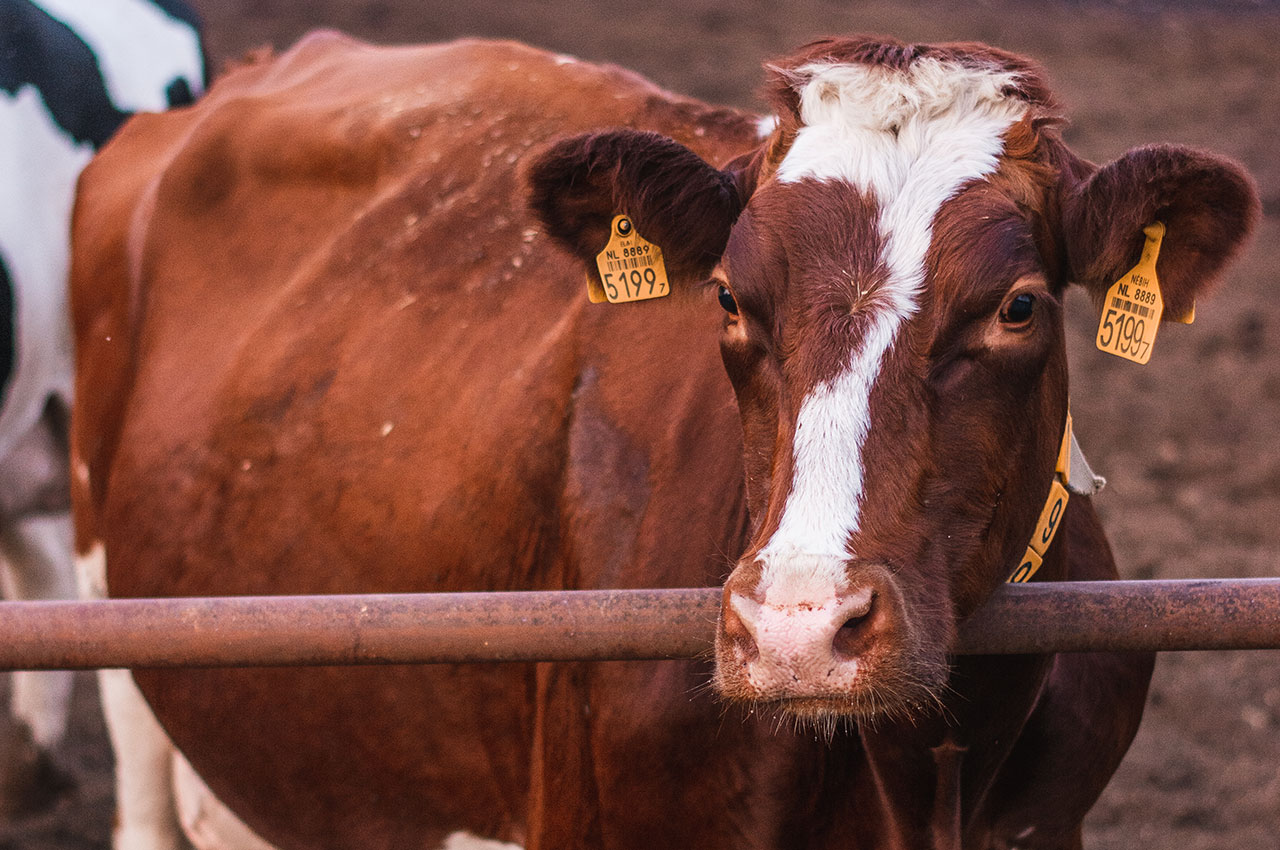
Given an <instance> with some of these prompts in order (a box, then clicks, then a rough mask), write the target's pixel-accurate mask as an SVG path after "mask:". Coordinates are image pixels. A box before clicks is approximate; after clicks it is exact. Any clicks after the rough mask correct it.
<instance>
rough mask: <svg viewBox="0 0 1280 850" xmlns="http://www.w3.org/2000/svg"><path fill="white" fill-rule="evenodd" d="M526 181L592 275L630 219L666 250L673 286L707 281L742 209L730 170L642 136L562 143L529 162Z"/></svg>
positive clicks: (551, 225)
mask: <svg viewBox="0 0 1280 850" xmlns="http://www.w3.org/2000/svg"><path fill="white" fill-rule="evenodd" d="M525 180H526V183H527V184H528V187H529V207H530V209H531V210H532V211H533V214H534V215H535V216H536V217H537V218H538V220H539V221H540V222H541V223H542V226H543V227H544V228H545V229H546V231H547V233H548V234H549V235H550V236H551V237H553V238H554V239H555V240H556V241H558V242H559V243H561V244H562V245H563V246H564V247H566V248H568V249H569V251H571V252H572V253H573V254H575V255H576V256H577V257H578V258H579V259H581V260H582V261H583V263H584V264H585V265H586V267H587V270H588V273H589V274H592V275H594V274H596V264H595V258H596V255H597V254H598V253H600V251H602V250H604V247H605V245H606V244H607V243H608V242H609V235H610V234H609V228H610V226H611V224H612V222H613V217H614V216H615V215H621V214H626V215H628V216H630V217H631V220H632V221H633V222H634V223H635V227H636V232H637V233H639V234H640V235H641V236H643V237H644V238H645V239H647V240H648V241H650V242H653V243H654V244H656V245H657V246H658V247H659V248H661V249H662V254H663V258H664V259H665V261H666V266H667V273H668V275H669V276H670V278H671V280H672V282H673V283H675V282H677V281H681V280H694V279H697V278H700V277H705V276H706V275H707V274H708V273H709V272H710V271H711V269H712V267H714V266H715V264H716V262H717V261H719V259H720V255H721V254H722V253H723V252H724V246H725V243H726V242H727V241H728V239H729V230H730V228H732V227H733V223H734V221H735V220H737V218H738V214H739V213H740V212H741V211H742V207H743V203H744V200H743V198H742V197H741V192H740V190H739V187H738V183H737V180H736V179H735V174H734V173H733V172H729V171H721V170H719V169H717V168H715V167H713V166H711V165H709V164H708V163H707V162H706V161H704V160H703V159H702V158H701V157H699V156H698V155H697V154H695V153H694V152H693V151H691V150H689V149H688V148H686V147H685V146H684V145H681V144H679V143H678V142H675V141H673V140H671V139H669V138H667V137H666V136H662V135H659V134H657V133H650V132H644V131H640V130H625V129H618V130H607V131H604V132H598V133H586V134H583V135H580V136H573V137H570V138H567V139H562V140H560V141H558V142H556V143H554V144H553V145H551V147H549V148H547V149H546V150H544V151H542V152H541V153H538V154H536V155H535V156H534V157H533V158H532V160H531V162H530V164H529V166H528V168H527V170H526V172H525Z"/></svg>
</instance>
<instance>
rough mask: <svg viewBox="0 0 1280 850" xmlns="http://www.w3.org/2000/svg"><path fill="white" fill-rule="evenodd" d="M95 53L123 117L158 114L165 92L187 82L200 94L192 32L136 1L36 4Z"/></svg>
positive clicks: (197, 52) (47, 0)
mask: <svg viewBox="0 0 1280 850" xmlns="http://www.w3.org/2000/svg"><path fill="white" fill-rule="evenodd" d="M36 3H37V5H39V6H40V7H41V8H43V9H44V10H45V11H46V12H48V13H49V14H50V15H52V16H53V17H55V18H57V19H58V20H60V21H62V22H63V23H64V24H66V25H67V26H69V27H71V29H73V30H75V32H76V35H78V36H79V37H80V38H81V39H83V40H84V42H85V43H86V44H88V45H89V48H90V49H91V50H93V53H94V55H95V56H96V57H97V59H98V65H99V67H100V68H101V69H102V77H103V80H104V81H105V82H106V85H107V93H108V94H109V95H110V96H111V102H112V103H114V104H115V105H116V107H118V108H119V109H122V110H124V111H126V112H161V111H163V110H165V109H167V108H168V107H169V103H168V100H167V99H166V97H165V90H166V89H167V88H168V86H169V83H171V82H172V81H173V80H174V79H175V78H177V77H184V78H186V80H187V82H188V83H189V84H190V86H191V93H192V94H199V93H200V92H201V91H202V90H203V89H204V70H203V60H202V59H201V54H200V41H199V39H198V38H197V36H196V33H195V31H194V30H192V29H191V27H189V26H187V25H186V24H185V23H183V22H182V21H179V20H177V19H175V18H171V17H169V16H168V15H166V14H165V13H164V12H163V11H161V10H160V9H159V8H157V7H156V6H153V5H152V4H150V3H140V2H138V0H92V2H85V0H36Z"/></svg>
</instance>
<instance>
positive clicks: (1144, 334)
mask: <svg viewBox="0 0 1280 850" xmlns="http://www.w3.org/2000/svg"><path fill="white" fill-rule="evenodd" d="M1142 232H1143V233H1145V234H1146V235H1147V242H1146V244H1145V245H1143V246H1142V259H1140V260H1138V264H1137V265H1136V266H1134V267H1133V268H1131V269H1129V271H1128V272H1126V273H1125V275H1124V277H1122V278H1120V279H1119V280H1117V281H1116V282H1115V283H1114V284H1112V286H1111V288H1110V289H1108V290H1107V297H1106V300H1105V301H1104V302H1103V304H1102V321H1101V322H1099V323H1098V340H1097V342H1098V348H1099V349H1101V350H1102V351H1105V352H1107V353H1108V354H1114V355H1115V356H1117V357H1123V358H1124V359H1125V360H1132V361H1133V362H1134V363H1142V364H1145V363H1146V362H1147V361H1148V360H1150V359H1151V348H1152V346H1153V345H1155V341H1156V330H1157V329H1158V328H1159V326H1160V316H1161V315H1162V314H1163V313H1164V299H1163V298H1161V297H1160V283H1159V281H1158V280H1156V259H1157V258H1158V257H1159V256H1160V242H1161V240H1163V239H1164V224H1162V223H1161V222H1158V221H1157V222H1156V223H1155V224H1149V225H1147V226H1146V227H1144V228H1142ZM1191 318H1193V319H1194V318H1195V312H1194V310H1193V311H1192V314H1191Z"/></svg>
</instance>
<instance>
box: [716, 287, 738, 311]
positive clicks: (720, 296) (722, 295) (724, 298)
mask: <svg viewBox="0 0 1280 850" xmlns="http://www.w3.org/2000/svg"><path fill="white" fill-rule="evenodd" d="M716 299H717V300H719V302H720V306H721V307H723V308H724V310H725V312H726V313H729V314H730V315H733V316H736V315H738V302H737V301H735V300H734V298H733V293H732V292H730V291H729V287H727V286H724V285H721V286H720V288H719V289H718V290H717V291H716Z"/></svg>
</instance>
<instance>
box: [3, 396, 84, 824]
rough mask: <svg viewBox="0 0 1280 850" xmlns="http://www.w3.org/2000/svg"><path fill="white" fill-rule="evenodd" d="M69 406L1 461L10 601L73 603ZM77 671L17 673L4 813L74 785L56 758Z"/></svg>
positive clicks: (55, 409)
mask: <svg viewBox="0 0 1280 850" xmlns="http://www.w3.org/2000/svg"><path fill="white" fill-rule="evenodd" d="M65 423H66V420H65V415H64V409H63V408H62V407H61V405H60V403H59V402H51V403H50V405H49V408H48V409H47V410H46V412H45V415H44V416H43V417H42V418H41V419H40V420H39V421H38V422H37V423H36V424H35V426H34V427H32V428H31V429H30V430H29V431H28V432H27V433H26V434H24V435H23V436H22V437H21V438H20V439H19V440H18V442H17V443H16V444H15V446H14V448H13V450H12V451H10V452H9V453H8V455H6V456H5V457H4V458H3V459H2V460H0V481H2V482H4V484H3V487H0V560H2V561H3V564H0V590H3V594H4V598H6V599H10V600H15V601H18V600H49V599H74V598H75V596H76V582H75V575H74V572H73V569H72V561H71V534H72V532H71V516H70V513H69V505H68V500H67V448H66V436H65ZM72 676H73V674H72V673H70V672H68V671H51V672H31V671H24V672H18V673H14V674H13V676H12V678H11V680H10V703H9V707H10V716H9V718H8V719H7V723H6V724H5V725H4V729H3V737H4V740H3V742H2V743H0V747H3V748H4V750H5V752H4V757H3V759H0V761H2V764H0V810H2V811H4V812H5V813H6V814H8V815H11V816H12V815H17V814H21V813H26V812H30V811H32V810H34V809H39V808H42V807H43V806H44V805H47V804H48V803H50V802H52V801H53V800H54V799H56V798H57V796H58V795H59V794H60V793H61V792H63V791H65V790H67V789H68V788H69V787H70V781H69V779H68V778H67V776H66V775H65V774H63V773H62V772H61V771H59V770H57V768H56V767H55V766H54V763H53V761H52V760H51V757H50V752H51V751H52V750H53V748H54V747H56V746H57V745H58V744H59V743H60V742H61V741H62V738H63V736H64V735H65V733H66V729H67V714H68V708H69V704H70V699H71V684H72Z"/></svg>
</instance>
